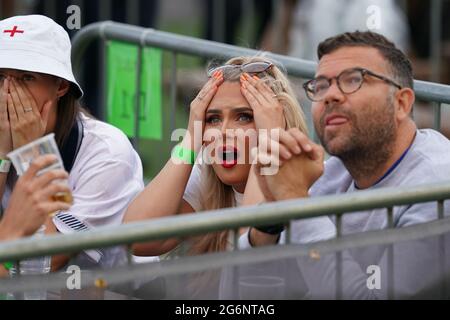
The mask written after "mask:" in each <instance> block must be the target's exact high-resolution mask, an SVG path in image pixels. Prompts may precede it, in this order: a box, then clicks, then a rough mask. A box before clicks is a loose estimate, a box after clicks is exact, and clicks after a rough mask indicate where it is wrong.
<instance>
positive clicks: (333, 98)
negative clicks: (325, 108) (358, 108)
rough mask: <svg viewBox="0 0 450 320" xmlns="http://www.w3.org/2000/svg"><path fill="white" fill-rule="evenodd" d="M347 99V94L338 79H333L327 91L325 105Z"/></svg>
mask: <svg viewBox="0 0 450 320" xmlns="http://www.w3.org/2000/svg"><path fill="white" fill-rule="evenodd" d="M344 100H345V94H344V93H343V92H342V91H341V90H340V89H339V86H338V84H337V81H332V82H331V85H330V87H329V88H328V90H327V92H326V93H325V96H324V99H323V103H324V104H325V105H330V104H336V103H341V102H343V101H344Z"/></svg>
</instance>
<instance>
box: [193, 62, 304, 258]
mask: <svg viewBox="0 0 450 320" xmlns="http://www.w3.org/2000/svg"><path fill="white" fill-rule="evenodd" d="M251 62H268V63H271V64H272V66H271V67H270V68H269V69H267V70H266V71H263V72H260V73H258V74H257V75H258V77H259V78H260V79H261V81H264V82H265V83H266V84H267V85H268V86H269V87H270V88H271V89H272V90H273V92H274V94H275V95H276V97H277V99H278V101H280V103H281V104H282V105H283V111H284V117H285V119H286V127H287V129H289V128H299V129H300V130H301V131H302V132H304V133H306V134H308V129H307V125H306V121H305V116H304V113H303V110H302V108H301V106H300V104H299V102H298V100H297V98H296V96H295V94H294V90H293V89H292V87H291V84H290V82H289V80H288V78H287V76H286V74H285V73H284V72H283V71H282V70H280V68H279V67H278V66H277V64H276V63H275V62H273V61H271V60H269V59H267V58H265V57H262V56H255V57H236V58H232V59H230V60H229V61H227V62H226V63H225V65H243V64H246V63H251ZM241 74H242V72H241V70H240V69H239V68H232V69H231V68H230V69H224V72H223V76H224V80H225V81H230V82H236V81H239V78H240V76H241ZM201 176H202V179H204V181H205V183H204V184H203V190H202V191H203V192H202V197H201V199H200V201H201V203H202V207H203V209H205V210H216V209H221V208H229V207H233V206H235V205H236V203H235V199H234V194H233V189H232V187H231V186H228V185H225V184H224V183H223V182H222V181H220V180H219V178H218V177H217V175H216V174H215V172H214V170H213V168H212V166H210V165H204V166H202V175H201ZM228 234H229V231H221V232H216V233H209V234H205V235H202V236H199V237H196V238H194V239H193V240H194V243H193V245H192V248H191V250H190V254H201V253H206V252H217V251H224V250H226V248H227V240H228Z"/></svg>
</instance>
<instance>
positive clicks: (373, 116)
mask: <svg viewBox="0 0 450 320" xmlns="http://www.w3.org/2000/svg"><path fill="white" fill-rule="evenodd" d="M336 109H337V108H334V107H330V108H329V110H327V112H326V113H325V114H324V115H323V116H322V118H321V120H320V125H321V128H325V123H324V122H325V120H324V119H325V118H326V116H327V115H329V114H331V113H332V112H333V111H335V110H336ZM337 110H339V111H337ZM337 110H336V111H337V112H338V113H339V114H341V115H343V116H345V117H347V118H348V119H349V124H350V126H351V127H350V132H349V133H348V134H346V133H341V135H345V134H346V136H341V137H338V136H328V137H327V141H325V134H324V130H323V131H322V132H321V133H320V134H319V138H320V140H321V142H322V145H323V146H324V148H325V150H326V151H327V152H328V153H329V154H330V155H333V156H336V157H338V158H339V159H341V160H342V162H343V163H344V165H345V166H346V168H347V169H348V170H349V171H350V172H351V174H352V176H353V177H354V178H357V177H358V176H364V175H366V176H367V175H370V174H372V173H373V172H374V171H376V170H377V169H378V168H379V167H380V166H383V165H384V164H385V163H386V161H387V160H388V159H389V157H390V156H391V155H392V152H393V149H394V145H395V142H396V139H395V138H396V131H397V126H396V123H395V113H394V106H393V101H392V97H391V96H389V97H388V99H387V101H386V103H385V106H384V108H382V109H381V108H377V109H376V110H375V111H372V112H370V111H369V112H367V113H364V114H361V115H360V117H359V118H358V117H357V116H356V115H355V114H354V113H352V112H349V111H346V110H340V109H337ZM372 110H373V109H372ZM333 138H334V139H341V141H339V143H338V144H337V145H334V146H333V145H332V142H331V140H332V139H333Z"/></svg>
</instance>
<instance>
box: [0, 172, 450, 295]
mask: <svg viewBox="0 0 450 320" xmlns="http://www.w3.org/2000/svg"><path fill="white" fill-rule="evenodd" d="M446 199H450V181H449V182H445V183H438V184H433V185H424V186H417V187H402V188H384V189H379V190H370V191H360V192H357V193H352V194H342V195H332V196H323V197H316V198H307V199H298V200H289V201H282V202H276V203H270V204H265V205H261V206H252V207H239V208H231V209H222V210H216V211H211V212H204V213H202V214H197V213H196V214H188V215H182V216H175V217H169V218H161V219H154V220H148V221H142V222H134V223H129V224H125V225H121V226H117V227H101V228H97V229H96V230H92V231H86V232H80V233H77V234H72V235H52V236H48V237H46V238H43V239H42V240H40V241H36V240H34V239H21V240H17V241H12V242H6V243H0V261H18V260H21V259H24V258H30V257H37V256H43V255H55V254H60V253H65V254H67V253H75V252H80V251H82V250H86V249H92V248H102V247H110V246H115V245H127V244H131V243H136V242H143V241H151V240H160V239H168V238H173V237H183V236H190V235H196V234H203V233H207V232H213V231H219V230H226V229H231V230H234V232H235V233H237V232H238V230H239V228H240V227H247V226H258V225H267V224H278V223H286V225H287V234H288V235H291V234H292V233H291V228H290V225H291V224H290V222H291V221H292V220H297V219H308V218H314V217H319V216H325V215H336V216H337V217H342V215H343V213H346V214H350V213H352V212H356V211H361V210H369V209H375V208H383V207H386V208H388V210H387V214H388V215H392V208H393V207H395V206H401V205H406V204H415V203H423V202H430V201H437V215H436V218H437V219H439V221H434V222H430V223H426V224H421V225H415V226H412V227H405V228H401V229H388V230H381V231H373V232H366V233H360V234H352V235H345V236H343V235H342V232H341V227H342V225H341V224H340V223H337V224H336V228H337V230H336V235H337V236H336V238H335V239H331V240H328V241H324V242H319V243H313V244H308V245H306V246H298V245H290V243H291V240H290V239H287V240H286V243H287V246H281V247H277V248H276V250H274V248H273V247H266V248H260V249H253V250H256V251H255V253H252V254H249V253H248V252H245V253H241V252H239V251H234V252H232V253H230V252H228V253H218V254H207V255H204V256H203V257H185V258H182V259H186V260H179V259H178V260H177V264H178V265H179V266H182V268H180V267H176V266H175V265H170V264H169V265H170V268H168V269H166V268H165V267H164V268H163V266H165V264H167V262H159V263H154V264H152V266H150V270H153V271H152V272H154V273H152V272H150V271H149V270H147V271H146V270H145V267H144V266H133V265H132V262H131V260H130V261H129V265H128V266H127V267H122V268H119V269H118V270H99V271H98V275H99V276H101V277H102V278H106V279H108V283H114V282H120V281H124V280H128V281H131V280H132V279H133V278H132V277H133V276H138V275H139V276H144V275H146V274H151V275H153V276H157V275H167V274H174V273H177V272H178V273H181V272H188V271H195V270H197V271H201V270H204V269H205V268H211V267H214V266H226V265H236V264H242V263H252V262H261V261H267V260H270V259H276V258H280V257H295V256H301V255H306V254H309V253H310V252H311V250H312V249H314V250H315V251H318V252H320V253H321V254H323V253H327V252H333V251H336V250H341V249H344V248H345V249H348V248H352V247H362V246H368V245H379V244H391V245H392V244H393V243H396V242H398V241H406V240H411V239H420V238H423V237H427V236H437V235H442V234H444V233H448V232H450V220H449V219H448V218H445V217H444V214H443V210H444V206H443V203H444V200H446ZM274 212H277V214H276V215H274V214H273V213H274ZM389 220H390V221H392V219H389ZM390 228H392V225H391V226H390ZM235 241H237V237H235ZM234 247H235V248H238V245H237V242H235V243H234ZM253 250H251V251H253ZM246 251H247V250H246ZM234 255H235V257H234V258H233V256H234ZM336 255H337V256H339V252H337V253H336ZM389 259H390V260H391V262H390V263H389V265H393V256H390V258H389ZM183 261H186V263H188V266H189V267H188V268H187V267H186V264H185V263H184V262H183ZM206 262H207V263H206ZM440 263H441V264H442V267H441V269H442V270H444V267H443V263H444V262H443V261H440ZM339 265H340V263H339V262H338V266H339ZM147 266H149V265H147ZM125 270H128V272H126V274H122V275H120V272H122V271H125ZM130 270H131V271H133V272H129V271H130ZM163 270H166V271H163ZM338 270H340V271H342V269H338ZM149 272H150V273H149ZM388 272H389V271H388ZM26 279H28V277H27V278H26ZM50 279H52V282H48V278H45V279H34V280H33V281H31V282H30V281H29V280H26V281H25V280H22V281H20V280H19V281H14V280H0V284H2V283H3V284H2V285H0V292H6V291H7V290H8V289H10V290H11V288H13V289H14V290H25V289H28V290H31V289H33V288H39V287H42V286H44V287H48V288H52V286H53V287H57V286H59V285H61V284H63V283H64V282H62V281H63V280H62V278H61V275H55V276H54V277H50ZM339 279H341V278H339V277H338V281H339ZM336 288H337V292H336V296H337V297H338V298H339V297H341V295H342V292H341V283H338V285H337V287H336ZM392 294H393V291H391V295H392ZM391 297H392V296H391Z"/></svg>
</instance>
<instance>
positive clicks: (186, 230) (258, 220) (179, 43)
mask: <svg viewBox="0 0 450 320" xmlns="http://www.w3.org/2000/svg"><path fill="white" fill-rule="evenodd" d="M97 38H100V39H102V40H103V41H107V40H120V41H125V42H129V43H134V44H136V45H138V46H139V48H140V51H141V50H142V48H144V47H146V46H152V47H157V48H162V49H165V50H168V51H170V52H172V81H171V83H172V87H171V99H172V110H173V111H175V103H176V90H177V87H176V76H177V64H176V57H177V55H178V54H189V55H196V56H200V57H205V58H224V59H226V58H230V57H233V56H238V55H255V54H258V52H257V51H255V50H251V49H244V48H239V47H235V46H231V45H225V44H221V43H215V42H211V41H206V40H199V39H194V38H190V37H185V36H179V35H174V34H169V33H165V32H161V31H156V30H152V29H144V28H140V27H135V26H129V25H123V24H118V23H112V22H103V23H95V24H93V25H90V26H87V27H86V28H84V29H83V30H81V31H80V32H79V33H78V34H77V36H76V37H75V38H74V40H73V47H74V52H73V60H74V69H75V70H79V67H80V63H81V60H82V56H83V51H84V49H85V48H86V47H87V46H88V45H89V43H90V42H92V41H93V40H95V39H97ZM138 57H139V59H140V57H141V54H139V55H138ZM268 57H270V58H272V59H274V60H275V61H278V62H280V63H282V64H283V65H284V66H285V67H286V69H287V71H288V73H289V74H290V75H293V76H298V77H304V78H308V77H311V76H313V74H314V70H315V64H314V63H312V62H309V61H304V60H299V59H295V58H290V57H286V56H280V55H275V54H270V53H269V54H268ZM139 59H138V60H139ZM139 64H140V61H138V64H137V65H138V66H139ZM139 69H140V68H137V74H138V75H139V72H140V71H139ZM139 79H140V76H138V77H137V79H136V81H137V82H139ZM138 87H139V86H138ZM415 90H416V94H417V96H418V98H420V99H423V100H426V101H432V102H435V103H437V105H438V106H439V107H438V108H437V109H436V122H435V127H436V129H439V128H440V106H441V104H442V103H450V86H445V85H440V84H435V83H429V82H423V81H415ZM103 93H104V92H103ZM103 96H104V94H103ZM437 119H439V121H437ZM446 199H450V181H449V182H447V183H437V184H434V185H428V186H417V187H410V188H389V189H380V190H370V191H361V192H358V193H354V194H342V195H334V196H325V197H318V198H309V199H299V200H291V201H284V202H277V203H271V204H265V205H262V206H258V207H241V208H232V209H222V210H217V211H213V212H205V213H202V214H190V215H183V216H175V217H170V218H163V219H155V220H151V221H143V222H139V223H130V224H126V225H122V226H118V227H103V228H98V229H96V230H92V231H87V232H80V233H77V234H73V235H54V236H49V237H46V238H44V239H42V240H40V241H35V240H30V239H22V240H18V241H13V242H7V243H1V244H0V261H19V260H21V259H25V258H29V257H37V256H42V255H54V254H59V253H72V252H79V251H81V250H85V249H91V248H102V247H111V246H115V245H129V244H131V243H136V242H142V241H150V240H157V239H167V238H173V237H183V236H188V235H196V234H202V233H207V232H213V231H218V230H226V229H230V230H234V234H235V236H234V241H235V248H237V240H238V232H237V230H238V229H239V228H240V227H248V226H258V225H268V224H278V223H285V224H286V225H287V229H286V234H287V245H286V246H279V247H277V248H276V249H274V248H273V247H267V248H258V249H254V250H251V252H250V253H249V252H240V251H236V252H226V253H216V254H208V255H204V256H201V257H185V258H181V259H183V260H177V263H172V264H170V265H169V266H167V262H159V263H154V264H151V265H133V263H132V260H131V252H130V254H129V261H128V263H129V264H128V266H125V267H122V268H119V269H115V270H99V271H98V276H101V277H104V278H106V279H108V282H109V283H114V282H120V281H124V280H132V279H134V278H135V277H137V276H145V275H164V274H170V273H172V274H174V273H180V272H186V271H189V270H192V271H195V270H204V269H205V268H211V267H214V266H219V265H220V266H224V265H238V264H243V263H250V262H255V261H265V260H270V259H275V258H277V257H281V256H283V257H289V256H291V257H292V256H298V255H302V254H303V255H307V254H309V253H310V252H311V251H310V250H311V249H313V248H314V249H317V250H320V251H321V252H336V251H337V250H340V249H343V248H349V247H352V246H361V245H371V244H390V245H392V244H394V243H396V242H398V241H404V240H405V239H420V238H422V237H425V236H432V235H442V234H445V233H448V232H450V223H449V220H448V219H447V218H444V200H446ZM431 201H435V202H436V203H437V206H436V212H437V213H436V214H437V216H436V217H437V218H438V219H440V221H437V222H431V223H427V224H423V225H417V226H413V227H406V228H401V229H390V230H380V231H376V232H369V233H364V234H356V235H346V236H343V235H342V232H341V227H342V223H341V221H342V220H341V219H342V215H343V214H344V213H345V214H347V213H351V212H356V211H361V210H369V209H374V208H386V209H387V210H386V214H387V217H388V221H389V222H390V225H389V228H392V227H393V208H394V207H395V206H400V205H406V204H414V203H422V202H431ZM275 212H276V214H274V213H275ZM325 215H335V217H336V232H337V237H336V238H335V239H332V240H328V241H324V242H321V243H314V244H310V245H305V246H299V245H292V244H290V239H291V238H290V237H291V234H292V232H291V227H290V226H291V221H292V220H296V219H308V218H312V217H318V216H325ZM388 250H392V249H388ZM336 255H337V258H338V261H339V262H341V261H340V258H339V253H336ZM389 259H390V262H389V265H390V266H391V265H393V259H394V257H393V256H392V255H389ZM440 263H441V266H442V269H443V270H444V262H443V261H440ZM339 270H341V269H339V264H338V278H337V286H336V297H337V298H340V297H341V296H342V287H341V282H340V279H341V278H340V277H339ZM20 278H24V280H21V279H20ZM63 281H64V279H61V276H60V275H58V274H55V275H50V276H48V277H45V278H42V277H41V278H33V277H31V278H29V277H28V276H22V277H18V278H16V279H8V280H1V281H0V292H7V291H8V290H19V291H20V290H25V291H26V290H30V289H33V288H38V287H42V286H44V287H49V288H50V287H52V286H53V287H54V288H56V287H58V288H61V287H63V286H64V285H65V282H63ZM392 294H393V289H391V290H390V296H389V297H392Z"/></svg>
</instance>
